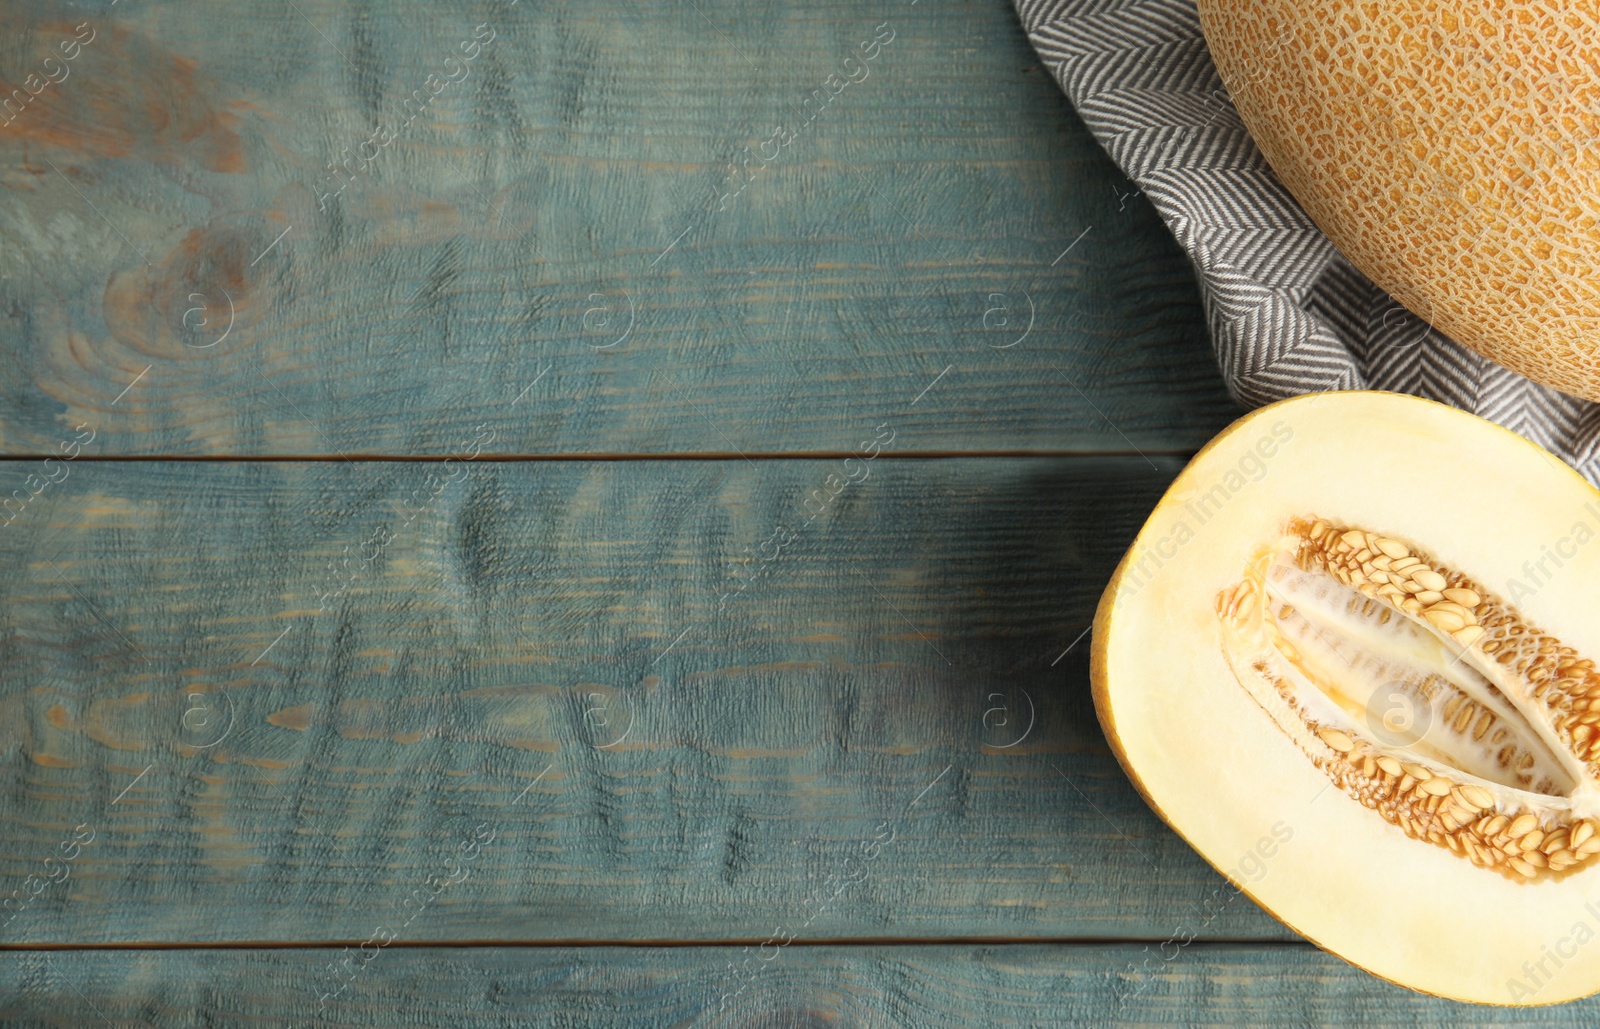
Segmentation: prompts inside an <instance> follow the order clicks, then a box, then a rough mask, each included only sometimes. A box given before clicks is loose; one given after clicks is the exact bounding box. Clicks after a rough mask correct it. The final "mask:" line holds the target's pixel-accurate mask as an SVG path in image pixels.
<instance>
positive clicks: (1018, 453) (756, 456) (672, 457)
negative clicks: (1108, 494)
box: [0, 447, 1199, 464]
mask: <svg viewBox="0 0 1600 1029" xmlns="http://www.w3.org/2000/svg"><path fill="white" fill-rule="evenodd" d="M1197 453H1199V451H1198V450H1197V449H1195V448H1192V447H1185V448H1181V449H1175V450H1151V449H1145V450H909V451H901V452H898V453H890V452H889V451H883V452H881V453H879V454H878V456H877V460H880V461H952V460H961V459H964V458H972V457H982V458H1039V459H1054V460H1059V459H1061V458H1075V457H1129V458H1140V457H1170V458H1176V459H1178V460H1180V461H1184V462H1187V461H1188V460H1189V459H1190V458H1192V457H1194V455H1195V454H1197ZM858 456H859V455H858V454H856V453H855V452H854V451H851V450H791V451H775V452H771V453H763V452H759V451H749V452H747V453H743V454H736V453H724V452H721V451H704V452H700V451H691V452H686V453H673V454H608V453H595V454H493V455H490V454H480V455H478V456H477V457H476V458H471V459H468V458H463V457H459V456H457V455H455V454H256V455H233V454H172V455H167V454H128V455H116V454H95V455H90V454H81V455H79V456H78V457H76V458H73V459H72V461H73V463H74V464H80V463H91V464H114V463H117V462H138V461H145V462H154V461H189V462H194V463H213V464H227V463H234V464H295V463H308V462H322V463H327V462H333V461H346V462H355V461H362V462H367V463H371V464H385V463H402V464H405V463H410V464H440V463H442V462H445V461H455V462H457V463H462V464H464V463H466V462H467V461H468V460H471V461H472V463H473V464H519V463H528V462H539V461H542V462H554V461H567V462H573V463H577V462H582V461H746V460H753V461H833V460H840V459H844V458H851V457H858ZM45 458H56V459H57V460H60V458H59V457H58V456H57V455H55V454H45V453H39V454H0V461H39V460H43V459H45Z"/></svg>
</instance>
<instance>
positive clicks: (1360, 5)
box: [1199, 0, 1600, 400]
mask: <svg viewBox="0 0 1600 1029" xmlns="http://www.w3.org/2000/svg"><path fill="white" fill-rule="evenodd" d="M1199 10H1200V24H1201V28H1202V30H1203V32H1204V34H1205V37H1206V41H1207V43H1208V45H1209V46H1210V49H1211V53H1212V56H1213V58H1214V59H1215V61H1216V65H1217V70H1218V72H1219V73H1220V74H1221V76H1222V80H1223V83H1224V84H1225V85H1226V87H1227V89H1228V92H1229V93H1230V94H1231V96H1232V98H1233V102H1234V104H1235V106H1236V107H1237V108H1238V111H1239V115H1240V117H1241V118H1242V119H1243V121H1244V124H1245V126H1246V128H1248V129H1249V131H1250V134H1251V136H1252V137H1253V138H1254V139H1255V141H1256V143H1257V145H1258V146H1259V147H1260V149H1261V151H1262V153H1263V154H1264V155H1265V157H1266V159H1267V161H1268V163H1270V164H1271V166H1272V169H1273V171H1275V172H1276V173H1277V175H1278V177H1279V179H1280V180H1282V182H1283V184H1284V186H1285V187H1286V188H1287V189H1288V190H1289V192H1290V193H1291V194H1292V195H1293V196H1294V197H1295V199H1296V200H1297V201H1299V203H1300V204H1301V206H1302V207H1304V208H1305V210H1306V212H1307V214H1308V215H1310V217H1311V219H1312V221H1314V222H1315V223H1316V224H1317V226H1318V227H1319V228H1321V229H1322V230H1323V232H1325V233H1326V234H1327V235H1328V237H1329V238H1330V239H1331V240H1332V241H1333V243H1334V245H1335V246H1337V247H1338V248H1339V249H1340V251H1342V252H1343V253H1344V254H1345V256H1346V257H1348V258H1349V259H1350V261H1351V262H1352V263H1353V264H1354V265H1355V266H1356V267H1357V268H1358V269H1360V270H1361V271H1362V272H1363V273H1364V274H1366V275H1367V277H1368V278H1370V279H1372V281H1373V282H1375V283H1377V284H1378V285H1379V286H1380V287H1382V288H1383V289H1384V290H1386V291H1388V292H1389V293H1390V294H1391V295H1393V296H1394V297H1395V298H1396V299H1398V300H1399V301H1400V302H1401V303H1403V304H1405V305H1406V307H1408V308H1410V309H1411V310H1412V311H1413V312H1414V313H1416V314H1417V315H1418V316H1420V317H1422V318H1423V319H1425V320H1427V321H1428V322H1429V323H1430V324H1432V325H1433V326H1434V327H1435V328H1437V329H1438V330H1439V331H1440V332H1443V333H1445V334H1446V335H1448V336H1450V337H1451V338H1452V339H1455V340H1456V341H1458V342H1460V343H1462V344H1463V345H1465V346H1468V347H1470V348H1472V349H1473V350H1475V351H1477V352H1478V353H1480V354H1482V355H1484V356H1485V357H1488V358H1490V359H1491V360H1494V361H1497V362H1499V363H1500V364H1503V365H1505V366H1506V367H1508V368H1510V369H1512V370H1513V371H1516V372H1518V373H1520V374H1522V375H1525V376H1527V377H1528V378H1530V379H1533V380H1535V381H1537V382H1541V383H1544V384H1545V385H1548V386H1551V387H1554V388H1555V389H1558V390H1561V391H1563V392H1566V393H1570V394H1573V395H1576V396H1580V397H1585V398H1587V399H1589V400H1600V0H1548V2H1539V3H1516V2H1511V0H1382V2H1371V0H1365V2H1356V0H1199Z"/></svg>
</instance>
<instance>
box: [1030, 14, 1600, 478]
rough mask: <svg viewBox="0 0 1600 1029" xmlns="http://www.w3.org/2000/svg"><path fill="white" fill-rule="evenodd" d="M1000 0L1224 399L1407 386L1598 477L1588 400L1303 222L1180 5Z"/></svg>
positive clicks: (1599, 417) (1253, 401) (1597, 434)
mask: <svg viewBox="0 0 1600 1029" xmlns="http://www.w3.org/2000/svg"><path fill="white" fill-rule="evenodd" d="M1014 2H1015V3H1016V7H1017V12H1018V14H1019V15H1020V16H1021V18H1022V24H1023V27H1024V28H1025V29H1026V30H1027V32H1028V38H1029V40H1030V41H1031V42H1032V43H1033V47H1034V49H1035V50H1037V51H1038V53H1039V56H1040V58H1042V59H1043V61H1044V63H1045V65H1046V67H1048V68H1049V69H1050V72H1051V74H1053V75H1054V76H1055V79H1056V81H1057V82H1058V83H1060V85H1061V89H1062V90H1063V91H1064V92H1065V93H1066V95H1067V97H1068V99H1070V100H1071V101H1072V103H1073V104H1074V106H1076V107H1077V109H1078V113H1079V114H1080V115H1081V116H1082V118H1083V120H1084V123H1085V124H1087V125H1088V127H1089V130H1090V131H1091V132H1093V133H1094V135H1095V138H1096V139H1098V140H1099V141H1100V144H1101V145H1102V146H1103V147H1105V149H1106V152H1107V153H1109V154H1110V155H1111V158H1112V160H1114V161H1116V163H1117V164H1118V165H1119V166H1120V167H1121V168H1122V170H1123V172H1124V173H1125V174H1127V176H1128V178H1129V179H1130V180H1132V181H1133V182H1135V183H1137V184H1138V187H1139V190H1140V192H1142V193H1143V194H1144V195H1145V196H1146V197H1148V198H1149V199H1150V201H1151V203H1152V204H1154V205H1155V208H1156V210H1157V211H1158V212H1159V213H1160V215H1161V217H1162V219H1163V220H1165V222H1166V223H1167V227H1168V228H1170V229H1171V230H1172V234H1173V235H1174V236H1175V237H1177V240H1178V243H1179V244H1180V245H1181V246H1182V247H1183V248H1184V250H1185V251H1187V252H1188V254H1189V257H1190V259H1191V261H1192V262H1193V264H1194V268H1195V273H1196V276H1197V277H1198V279H1199V282H1200V292H1201V296H1202V298H1203V300H1204V303H1205V310H1206V316H1207V319H1208V320H1209V322H1210V328H1211V339H1212V344H1213V346H1214V348H1215V350H1216V354H1217V362H1218V364H1219V365H1220V366H1221V368H1222V374H1223V377H1224V378H1225V379H1226V380H1227V384H1228V389H1229V391H1230V392H1231V393H1232V394H1233V396H1234V397H1235V398H1236V399H1238V400H1239V401H1240V402H1242V403H1244V404H1247V405H1251V406H1259V405H1261V404H1266V403H1270V402H1272V401H1274V400H1281V399H1283V398H1285V397H1289V396H1294V395H1296V394H1300V393H1310V392H1314V391H1318V390H1331V389H1385V390H1394V391H1397V392H1402V393H1412V394H1415V395H1417V396H1422V397H1427V398H1429V399H1432V400H1438V401H1442V402H1443V403H1447V404H1451V405H1454V406H1455V407H1459V408H1462V409H1464V410H1467V411H1472V412H1474V413H1476V414H1479V415H1482V416H1483V417H1485V418H1488V419H1490V420H1492V421H1495V422H1498V423H1499V424H1501V425H1503V426H1505V427H1506V428H1508V429H1511V430H1513V431H1514V432H1518V433H1521V434H1522V435H1523V436H1526V437H1527V438H1529V439H1531V440H1533V441H1534V442H1536V443H1538V444H1540V445H1541V446H1543V447H1545V448H1546V449H1548V450H1550V451H1552V452H1553V453H1555V454H1557V455H1559V456H1560V457H1562V458H1563V459H1564V460H1566V461H1568V462H1569V463H1571V464H1572V465H1573V466H1574V467H1576V468H1577V469H1578V470H1579V471H1580V472H1582V473H1583V475H1584V476H1585V477H1587V478H1588V479H1589V481H1590V482H1593V483H1597V484H1600V453H1597V442H1600V405H1595V404H1591V403H1589V402H1588V401H1584V400H1578V399H1576V398H1574V397H1570V396H1567V395H1566V394H1564V393H1557V392H1556V391H1554V390H1552V389H1548V388H1546V387H1544V386H1540V385H1538V384H1537V383H1534V382H1531V381H1529V380H1528V379H1525V378H1523V377H1522V376H1520V375H1518V374H1516V373H1515V372H1512V371H1510V370H1508V369H1506V368H1502V367H1500V366H1499V365H1497V364H1495V363H1493V362H1492V361H1489V360H1486V359H1485V358H1482V357H1479V356H1478V355H1477V354H1475V353H1473V352H1472V351H1470V350H1468V349H1467V348H1465V347H1463V346H1461V345H1460V344H1458V343H1456V342H1455V341H1454V340H1452V339H1450V338H1448V337H1446V336H1445V335H1443V334H1442V333H1440V332H1438V331H1436V330H1434V329H1433V328H1432V327H1431V326H1429V325H1428V323H1427V322H1426V321H1424V320H1423V319H1421V318H1418V317H1417V316H1416V315H1414V314H1412V313H1411V312H1410V311H1407V310H1406V309H1405V308H1404V307H1402V306H1401V305H1400V304H1399V302H1397V301H1395V300H1393V299H1391V298H1390V297H1389V295H1388V294H1386V293H1384V292H1383V291H1382V290H1381V289H1379V288H1378V287H1377V286H1375V285H1373V284H1372V282H1371V281H1369V280H1368V279H1367V277H1366V276H1364V275H1362V274H1361V273H1360V272H1359V271H1357V270H1356V269H1355V267H1354V266H1352V265H1351V264H1350V262H1349V261H1348V260H1346V259H1345V257H1344V255H1343V254H1341V253H1339V251H1338V250H1336V249H1335V248H1334V246H1333V243H1332V242H1330V241H1329V239H1328V237H1327V236H1325V235H1323V234H1322V231H1321V230H1320V229H1318V228H1317V227H1316V226H1315V225H1313V224H1312V222H1311V219H1310V218H1308V217H1306V214H1305V212H1304V211H1302V210H1301V208H1300V205H1299V204H1297V203H1296V202H1295V200H1294V198H1293V197H1291V196H1290V195H1289V193H1288V191H1287V190H1285V189H1284V188H1283V186H1282V184H1281V183H1279V181H1278V179H1277V176H1276V175H1274V174H1273V172H1272V169H1271V168H1270V167H1269V166H1268V165H1267V162H1266V159H1265V158H1264V157H1262V155H1261V151H1260V150H1259V149H1257V148H1256V145H1255V143H1254V141H1252V140H1251V138H1250V134H1249V133H1248V132H1247V131H1246V130H1245V128H1244V125H1243V123H1242V122H1241V121H1240V120H1239V115H1238V113H1237V112H1236V111H1235V110H1234V107H1233V104H1232V102H1231V101H1230V100H1229V98H1228V94H1227V91H1226V90H1225V89H1224V88H1223V85H1222V79H1221V78H1220V77H1219V76H1218V75H1217V70H1216V66H1215V65H1214V64H1213V63H1212V61H1211V54H1210V52H1209V51H1208V50H1207V49H1206V42H1205V38H1204V37H1203V36H1202V35H1201V33H1200V18H1199V13H1198V11H1197V9H1196V7H1195V3H1194V0H1014Z"/></svg>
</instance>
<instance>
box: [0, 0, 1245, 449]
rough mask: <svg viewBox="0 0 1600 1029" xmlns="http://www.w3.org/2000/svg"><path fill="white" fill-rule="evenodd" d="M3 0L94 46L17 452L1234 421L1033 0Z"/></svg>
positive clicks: (43, 260)
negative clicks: (1028, 5) (524, 0)
mask: <svg viewBox="0 0 1600 1029" xmlns="http://www.w3.org/2000/svg"><path fill="white" fill-rule="evenodd" d="M4 10H5V14H6V21H7V24H8V25H13V26H15V28H14V30H13V32H14V34H15V35H14V41H13V42H10V43H8V44H7V45H6V46H5V48H4V50H3V52H0V81H4V82H5V83H7V84H8V85H7V88H8V89H9V88H11V85H15V84H17V83H20V82H22V81H23V80H24V79H26V77H27V76H29V75H31V74H33V73H34V72H35V71H36V70H37V68H38V67H41V65H40V62H42V61H44V60H46V59H50V60H52V61H53V63H52V64H51V65H50V66H49V67H51V68H56V69H57V71H56V72H55V74H60V73H61V69H66V70H67V71H68V72H69V75H68V77H67V78H65V79H64V80H62V81H61V82H60V83H58V84H53V85H48V86H46V87H44V88H43V89H42V92H40V93H39V95H38V96H36V97H34V98H33V99H31V100H30V101H29V103H28V104H27V105H26V107H24V108H22V109H21V110H20V112H19V113H14V116H12V117H10V119H9V122H8V123H6V124H0V172H3V177H4V178H3V181H4V183H5V186H6V196H5V202H4V203H3V204H0V236H4V238H5V239H6V241H7V246H6V247H4V248H0V347H3V349H4V352H5V353H6V354H7V355H9V356H8V359H7V360H5V361H0V453H5V454H10V455H33V454H39V453H46V452H54V451H55V449H56V447H57V446H58V444H59V443H60V442H61V441H62V439H63V436H64V434H66V433H68V432H69V431H70V430H71V429H72V427H74V426H76V425H78V424H79V423H81V422H87V423H89V424H91V425H93V426H94V427H95V428H96V430H97V431H98V433H99V437H98V439H97V442H96V444H95V446H96V450H95V453H98V454H103V455H175V454H182V455H188V454H203V455H225V456H237V455H263V454H266V455H318V454H344V455H353V454H368V455H372V454H378V455H406V454H435V455H442V454H447V453H449V452H450V448H451V446H452V445H453V442H454V440H455V438H456V434H457V433H458V432H459V431H460V430H461V427H462V426H464V425H476V424H478V423H484V424H486V425H487V426H488V427H490V428H492V429H493V430H495V431H496V433H497V434H498V435H497V442H496V444H495V446H494V451H495V452H497V453H542V454H552V453H561V454H595V453H666V452H695V453H708V452H710V453H733V452H735V451H739V452H743V453H746V454H755V453H764V452H773V453H777V452H784V453H789V452H841V451H846V450H849V449H851V448H852V447H853V446H854V445H855V444H856V442H857V435H856V434H857V433H858V432H859V431H860V429H861V427H862V426H864V425H875V424H877V423H878V422H880V421H882V420H884V419H885V418H894V419H896V420H897V424H899V425H900V426H901V429H902V439H903V441H904V442H903V446H904V447H905V448H906V449H914V450H928V451H994V450H1002V451H1017V450H1024V451H1027V450H1045V451H1072V452H1077V451H1081V450H1104V449H1117V450H1122V451H1127V450H1128V449H1129V448H1130V447H1138V448H1139V449H1142V450H1146V451H1151V450H1163V449H1165V450H1173V449H1177V450H1187V449H1193V448H1194V447H1196V446H1198V445H1199V444H1201V443H1202V442H1204V441H1205V440H1206V439H1207V438H1209V437H1210V436H1211V435H1212V434H1213V433H1214V432H1215V431H1216V430H1217V429H1218V428H1220V427H1221V426H1222V425H1223V424H1225V423H1226V422H1227V421H1228V420H1230V419H1231V418H1232V417H1233V416H1234V415H1235V413H1236V409H1235V408H1234V406H1233V405H1232V404H1231V402H1230V401H1228V400H1227V398H1226V397H1225V395H1224V393H1223V390H1222V388H1221V385H1220V378H1219V376H1218V374H1217V371H1216V368H1215V366H1214V362H1213V359H1212V356H1211V354H1210V348H1209V345H1208V342H1207V337H1206V333H1205V327H1204V321H1203V315H1202V311H1201V308H1200V306H1199V303H1198V300H1197V296H1196V291H1195V287H1194V283H1193V279H1192V274H1191V270H1190V268H1189V265H1188V263H1187V261H1186V259H1185V258H1184V256H1183V255H1182V253H1181V251H1180V250H1179V249H1178V248H1177V246H1176V245H1175V244H1174V242H1173V241H1172V240H1171V238H1170V237H1169V236H1168V234H1167V233H1166V231H1165V229H1164V228H1163V227H1162V226H1161V224H1160V222H1159V219H1157V217H1156V216H1155V214H1154V212H1153V210H1151V209H1150V208H1149V207H1148V205H1147V204H1145V203H1144V201H1143V198H1141V197H1138V196H1136V195H1130V193H1131V192H1132V186H1131V185H1130V184H1128V183H1127V182H1126V180H1125V179H1123V178H1122V176H1121V175H1120V174H1119V173H1118V172H1117V171H1116V169H1115V167H1114V166H1113V165H1112V164H1111V162H1110V161H1109V160H1108V159H1107V158H1106V156H1105V155H1104V153H1103V152H1102V151H1101V150H1100V149H1099V147H1098V145H1097V144H1096V143H1095V142H1094V141H1093V139H1092V138H1091V137H1090V136H1089V135H1088V133H1087V132H1086V130H1085V129H1084V128H1083V127H1082V125H1081V123H1080V122H1079V121H1078V120H1077V119H1076V117H1075V116H1074V115H1073V113H1072V111H1071V109H1070V107H1069V105H1068V104H1067V103H1066V101H1065V100H1064V98H1063V97H1062V96H1061V95H1060V93H1059V91H1058V90H1057V88H1056V86H1055V85H1054V83H1053V82H1051V80H1050V78H1049V76H1048V75H1047V74H1045V71H1044V69H1043V68H1042V67H1041V66H1040V65H1039V62H1038V60H1037V58H1036V57H1035V56H1034V54H1033V52H1032V51H1031V50H1030V49H1029V47H1028V45H1027V42H1026V40H1025V38H1024V36H1023V33H1022V31H1021V29H1020V27H1019V25H1018V23H1017V19H1016V15H1015V13H1014V11H1013V10H1012V8H1011V5H1010V4H1009V3H1007V2H1006V0H952V2H948V3H939V4H921V5H917V6H915V7H912V6H910V5H898V6H889V7H884V6H882V5H878V4H863V3H857V2H852V0H829V2H826V3H822V4H807V5H799V6H794V5H789V6H785V5H779V6H776V7H763V8H761V9H759V11H758V10H756V9H754V8H749V7H742V6H740V5H738V4H735V3H731V2H716V0H709V2H704V0H703V2H699V3H696V4H684V3H680V2H678V0H640V2H630V3H627V4H621V5H611V4H601V5H595V4H588V3H566V4H520V5H511V4H505V3H497V2H474V3H464V2H461V0H443V2H438V3H430V4H404V5H400V6H393V5H376V6H374V5H371V4H367V3H357V2H354V0H304V2H301V3H296V4H287V5H286V4H266V5H250V6H248V7H246V8H242V9H241V8H240V7H239V6H238V5H236V4H232V3H227V2H225V0H200V2H194V0H138V2H137V3H125V4H121V5H119V6H117V7H116V8H115V9H111V8H104V9H96V10H95V11H94V12H93V13H87V12H85V11H83V10H80V9H78V8H71V9H70V10H69V9H66V8H58V7H57V6H55V5H54V4H50V3H45V2H42V0H41V2H18V0H12V2H9V3H7V4H5V7H4ZM886 19H887V21H886ZM79 25H82V26H85V27H84V28H82V29H81V30H80V29H78V28H77V26H79ZM224 26H225V27H226V28H225V30H224V28H223V27H224ZM480 26H481V27H482V28H480ZM491 34H492V37H493V38H492V39H491V38H489V37H490V35H491ZM74 35H80V36H83V37H85V38H88V39H89V40H90V41H89V43H88V45H86V46H82V47H81V48H80V49H79V50H78V52H77V55H76V57H75V58H74V60H72V61H71V62H68V63H66V64H63V63H62V61H61V59H60V58H48V55H49V54H50V52H51V51H50V50H49V49H48V47H49V46H51V45H54V44H55V43H57V42H59V41H60V40H61V39H62V38H66V39H71V38H72V37H73V36H74ZM475 37H483V41H480V40H479V39H478V38H475ZM880 37H882V38H883V39H884V40H885V42H879V38H880ZM890 37H892V38H890ZM863 45H864V46H865V47H866V50H867V51H868V52H871V53H874V54H875V55H876V56H875V57H874V58H873V59H872V60H871V61H870V62H868V61H867V60H866V58H865V56H864V54H863V53H862V52H861V49H860V48H861V47H862V46H863ZM461 46H465V47H466V49H467V50H469V51H473V52H475V53H476V57H475V59H474V60H473V62H471V63H469V64H462V63H461V61H462V59H463V57H464V54H463V53H462V52H460V50H459V47H461ZM664 55H673V56H672V58H671V59H665V60H664V59H663V57H664ZM852 55H854V56H852ZM847 62H848V63H847ZM863 74H864V75H865V76H866V77H865V78H864V79H863V80H862V81H860V82H858V83H855V84H852V85H849V86H845V87H843V88H842V92H840V93H839V94H838V95H837V96H833V94H832V92H831V90H830V89H829V88H828V87H827V86H826V85H825V83H826V82H827V81H828V80H829V78H830V76H835V75H856V76H857V77H859V76H861V75H863ZM440 76H442V77H443V78H441V77H440ZM450 76H457V77H461V78H460V81H459V83H449V82H446V79H447V78H448V77H450ZM462 76H464V77H462ZM32 81H34V82H38V81H40V80H37V79H35V80H32ZM842 81H845V80H844V79H834V82H835V83H837V82H842ZM441 83H443V84H441ZM425 87H426V88H425ZM435 88H437V89H438V90H439V92H438V93H437V95H435V94H434V93H433V90H434V89H435ZM419 89H422V90H423V96H424V97H426V98H428V104H427V106H426V109H425V110H423V111H422V113H420V114H419V113H417V112H418V111H419V109H420V108H419V106H418V104H419V102H418V101H416V100H413V101H412V107H411V108H406V107H405V106H404V104H405V102H406V100H407V98H408V97H412V96H413V94H414V93H415V91H417V90H419ZM818 89H822V90H823V95H824V96H827V97H831V99H830V100H828V101H827V103H826V104H823V105H822V108H821V110H820V113H819V112H818V111H817V104H818V102H817V101H813V106H812V107H811V108H807V107H805V106H804V102H805V101H806V100H807V99H808V98H811V97H812V96H813V93H814V91H815V90H818ZM5 120H6V119H5V117H0V121H5ZM780 127H781V128H782V129H783V130H784V135H783V137H782V139H784V140H787V142H778V141H777V139H776V138H775V135H774V134H775V132H776V131H777V130H778V129H779V128H780ZM374 133H378V134H379V135H378V136H377V141H371V140H372V139H373V137H374ZM791 136H792V138H791ZM774 153H776V154H777V156H775V157H771V163H770V165H767V166H763V165H762V164H761V160H762V159H763V158H766V157H767V156H768V155H772V154H774ZM751 154H755V155H757V156H756V157H755V158H751V157H750V155H751ZM369 155H370V163H365V162H366V159H367V157H368V156H369ZM341 157H342V159H343V160H345V161H347V162H349V165H348V168H347V170H346V171H344V172H334V171H330V170H329V166H330V163H331V162H332V161H334V160H336V159H340V158H341ZM746 160H752V161H753V163H752V165H751V168H750V170H749V171H748V172H745V171H739V170H736V169H738V168H743V165H744V162H745V161H746ZM763 168H764V169H765V170H761V169H763ZM339 183H343V186H342V189H343V192H342V193H340V194H339V195H338V196H337V197H336V198H332V199H330V198H329V196H328V195H329V194H330V193H331V192H332V191H333V190H334V189H336V188H337V184H339ZM741 184H742V185H741ZM324 208H325V209H324ZM936 380H937V387H933V388H930V387H932V384H933V383H934V382H935V381H936Z"/></svg>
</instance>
